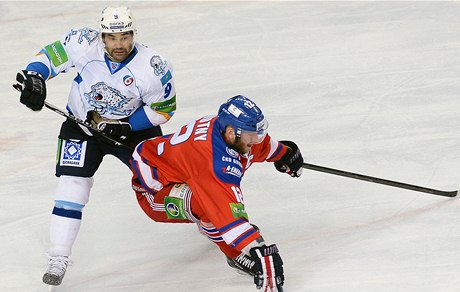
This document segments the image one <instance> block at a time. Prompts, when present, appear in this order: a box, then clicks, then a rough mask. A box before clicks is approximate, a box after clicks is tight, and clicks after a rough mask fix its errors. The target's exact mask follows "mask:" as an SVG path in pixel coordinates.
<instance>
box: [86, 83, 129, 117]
mask: <svg viewBox="0 0 460 292" xmlns="http://www.w3.org/2000/svg"><path fill="white" fill-rule="evenodd" d="M84 96H85V99H86V101H87V102H88V104H89V105H90V106H92V107H94V110H95V111H96V112H98V113H99V114H101V115H102V114H105V113H108V114H111V115H118V116H129V115H131V113H132V112H133V111H134V108H130V109H125V108H124V106H125V105H126V104H128V103H129V102H130V101H131V100H132V98H129V97H126V96H124V95H123V94H121V92H120V91H119V90H117V89H115V88H112V87H110V86H108V85H106V84H105V83H104V82H98V83H96V84H94V85H92V86H91V92H88V93H85V94H84Z"/></svg>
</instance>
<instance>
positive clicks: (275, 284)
mask: <svg viewBox="0 0 460 292" xmlns="http://www.w3.org/2000/svg"><path fill="white" fill-rule="evenodd" d="M249 253H250V254H251V258H252V259H253V260H254V261H255V264H254V267H253V269H254V271H255V275H254V284H256V287H257V289H261V288H263V289H264V291H271V292H274V291H278V292H280V291H283V284H284V271H283V260H282V259H281V256H280V255H279V253H278V248H277V247H276V245H275V244H272V245H269V246H266V245H263V246H259V247H253V248H251V250H250V251H249Z"/></svg>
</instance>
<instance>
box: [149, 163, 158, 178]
mask: <svg viewBox="0 0 460 292" xmlns="http://www.w3.org/2000/svg"><path fill="white" fill-rule="evenodd" d="M150 168H151V169H152V174H153V178H154V179H156V180H158V170H157V168H156V167H153V166H151V167H150Z"/></svg>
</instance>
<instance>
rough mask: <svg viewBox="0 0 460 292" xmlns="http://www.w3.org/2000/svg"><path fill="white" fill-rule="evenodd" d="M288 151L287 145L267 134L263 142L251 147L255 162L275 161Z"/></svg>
mask: <svg viewBox="0 0 460 292" xmlns="http://www.w3.org/2000/svg"><path fill="white" fill-rule="evenodd" d="M286 151H287V146H286V145H283V144H282V143H280V142H278V141H276V140H274V139H272V138H271V137H270V136H269V135H266V136H265V138H264V140H263V141H262V143H259V144H256V145H254V146H253V147H252V149H251V155H253V157H252V159H251V161H253V162H264V161H268V162H274V161H277V160H279V159H280V158H281V157H282V156H283V155H284V154H285V153H286Z"/></svg>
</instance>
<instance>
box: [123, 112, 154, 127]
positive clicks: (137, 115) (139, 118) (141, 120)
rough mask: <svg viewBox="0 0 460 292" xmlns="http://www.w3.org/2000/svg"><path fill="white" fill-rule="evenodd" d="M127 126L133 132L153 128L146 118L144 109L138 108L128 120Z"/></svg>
mask: <svg viewBox="0 0 460 292" xmlns="http://www.w3.org/2000/svg"><path fill="white" fill-rule="evenodd" d="M128 122H129V124H130V125H131V128H132V129H133V131H134V132H135V131H141V130H145V129H148V128H151V127H152V126H154V125H153V124H152V123H151V122H150V120H149V118H148V117H147V114H146V113H145V109H144V107H140V108H138V109H137V110H136V111H135V112H134V113H133V114H132V115H131V116H130V117H129V119H128Z"/></svg>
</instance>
